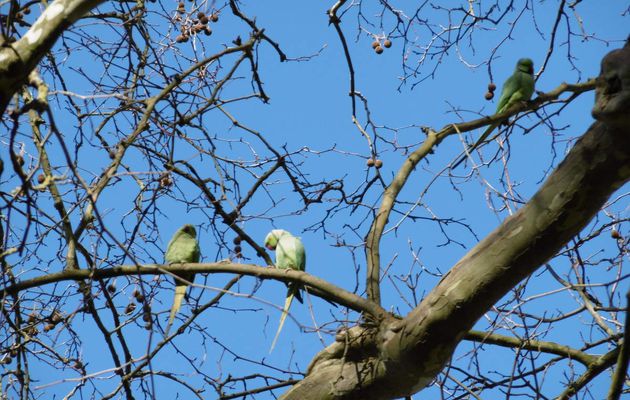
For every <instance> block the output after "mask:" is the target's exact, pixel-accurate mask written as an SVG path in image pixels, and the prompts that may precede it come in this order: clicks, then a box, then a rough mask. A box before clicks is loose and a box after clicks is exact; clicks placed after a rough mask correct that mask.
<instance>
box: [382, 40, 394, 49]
mask: <svg viewBox="0 0 630 400" xmlns="http://www.w3.org/2000/svg"><path fill="white" fill-rule="evenodd" d="M383 46H385V48H387V49H389V48H390V47H392V41H391V40H389V39H385V41H384V42H383Z"/></svg>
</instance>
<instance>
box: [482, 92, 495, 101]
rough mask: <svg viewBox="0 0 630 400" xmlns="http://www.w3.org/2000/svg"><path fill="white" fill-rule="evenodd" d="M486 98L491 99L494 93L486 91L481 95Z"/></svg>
mask: <svg viewBox="0 0 630 400" xmlns="http://www.w3.org/2000/svg"><path fill="white" fill-rule="evenodd" d="M483 97H484V98H485V99H486V100H492V98H493V97H494V93H492V92H486V94H485V95H484V96H483Z"/></svg>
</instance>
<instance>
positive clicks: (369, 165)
mask: <svg viewBox="0 0 630 400" xmlns="http://www.w3.org/2000/svg"><path fill="white" fill-rule="evenodd" d="M367 166H368V168H370V167H373V166H374V159H373V158H368V160H367Z"/></svg>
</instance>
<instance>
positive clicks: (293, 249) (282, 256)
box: [265, 229, 306, 353]
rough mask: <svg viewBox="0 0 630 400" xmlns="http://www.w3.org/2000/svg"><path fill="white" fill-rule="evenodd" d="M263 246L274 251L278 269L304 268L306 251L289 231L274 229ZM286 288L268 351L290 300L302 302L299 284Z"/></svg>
mask: <svg viewBox="0 0 630 400" xmlns="http://www.w3.org/2000/svg"><path fill="white" fill-rule="evenodd" d="M265 246H266V247H267V248H268V249H270V250H275V251H276V264H275V266H276V268H280V269H294V270H296V271H304V270H305V269H306V252H305V250H304V245H303V244H302V241H301V240H300V239H299V238H297V237H295V236H293V235H291V234H290V233H289V232H287V231H285V230H282V229H274V230H272V231H271V232H269V234H267V236H266V237H265ZM287 286H288V290H287V295H286V299H285V302H284V307H283V309H282V316H281V317H280V323H279V324H278V330H277V331H276V336H275V337H274V339H273V342H272V344H271V349H270V350H269V352H270V353H271V352H272V351H273V348H274V347H275V345H276V341H277V340H278V336H279V335H280V331H281V330H282V327H283V325H284V321H285V320H286V318H287V315H288V313H289V308H290V307H291V302H292V301H293V298H294V297H295V298H296V299H297V300H298V301H299V302H300V303H302V295H301V291H300V287H299V285H296V284H294V283H289V284H288V285H287Z"/></svg>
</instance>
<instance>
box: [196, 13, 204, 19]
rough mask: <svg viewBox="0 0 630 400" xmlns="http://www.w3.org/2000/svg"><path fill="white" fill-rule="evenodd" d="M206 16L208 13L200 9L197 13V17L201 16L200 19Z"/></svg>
mask: <svg viewBox="0 0 630 400" xmlns="http://www.w3.org/2000/svg"><path fill="white" fill-rule="evenodd" d="M205 16H206V14H205V13H204V12H203V11H199V12H198V13H197V18H199V19H201V18H203V17H205Z"/></svg>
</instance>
